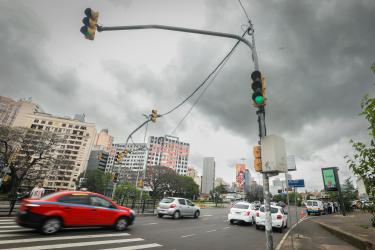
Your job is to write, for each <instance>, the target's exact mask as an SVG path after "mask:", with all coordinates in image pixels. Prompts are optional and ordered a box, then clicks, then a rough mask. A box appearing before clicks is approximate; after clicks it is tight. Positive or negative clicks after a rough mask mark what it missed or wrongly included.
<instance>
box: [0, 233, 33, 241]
mask: <svg viewBox="0 0 375 250" xmlns="http://www.w3.org/2000/svg"><path fill="white" fill-rule="evenodd" d="M26 232H30V231H26ZM16 236H23V237H24V236H25V235H24V234H1V235H0V238H6V237H16ZM0 244H1V241H0Z"/></svg>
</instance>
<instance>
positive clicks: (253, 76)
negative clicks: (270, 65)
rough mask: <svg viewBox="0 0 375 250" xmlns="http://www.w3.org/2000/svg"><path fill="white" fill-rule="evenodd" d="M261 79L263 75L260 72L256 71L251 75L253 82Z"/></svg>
mask: <svg viewBox="0 0 375 250" xmlns="http://www.w3.org/2000/svg"><path fill="white" fill-rule="evenodd" d="M261 77H262V74H261V73H260V71H258V70H255V71H253V73H251V79H252V80H253V81H256V80H257V79H259V80H260V79H261Z"/></svg>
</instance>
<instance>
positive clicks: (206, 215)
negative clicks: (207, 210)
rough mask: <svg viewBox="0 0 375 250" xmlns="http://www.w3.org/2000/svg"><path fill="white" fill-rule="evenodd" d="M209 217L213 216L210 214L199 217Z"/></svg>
mask: <svg viewBox="0 0 375 250" xmlns="http://www.w3.org/2000/svg"><path fill="white" fill-rule="evenodd" d="M209 216H213V215H212V214H205V215H201V217H209Z"/></svg>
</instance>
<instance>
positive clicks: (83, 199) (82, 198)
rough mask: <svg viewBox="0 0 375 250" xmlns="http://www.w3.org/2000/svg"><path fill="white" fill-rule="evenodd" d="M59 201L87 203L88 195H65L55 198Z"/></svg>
mask: <svg viewBox="0 0 375 250" xmlns="http://www.w3.org/2000/svg"><path fill="white" fill-rule="evenodd" d="M57 200H58V201H59V202H63V203H72V204H81V205H88V204H89V197H88V195H72V194H69V195H65V196H63V197H60V198H59V199H57Z"/></svg>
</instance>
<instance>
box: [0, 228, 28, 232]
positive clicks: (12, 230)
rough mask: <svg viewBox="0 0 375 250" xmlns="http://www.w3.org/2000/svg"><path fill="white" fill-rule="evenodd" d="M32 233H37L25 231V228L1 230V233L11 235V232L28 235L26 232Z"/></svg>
mask: <svg viewBox="0 0 375 250" xmlns="http://www.w3.org/2000/svg"><path fill="white" fill-rule="evenodd" d="M31 231H35V229H25V228H22V227H20V228H19V229H9V230H0V233H9V232H11V233H14V232H19V233H26V232H31Z"/></svg>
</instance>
